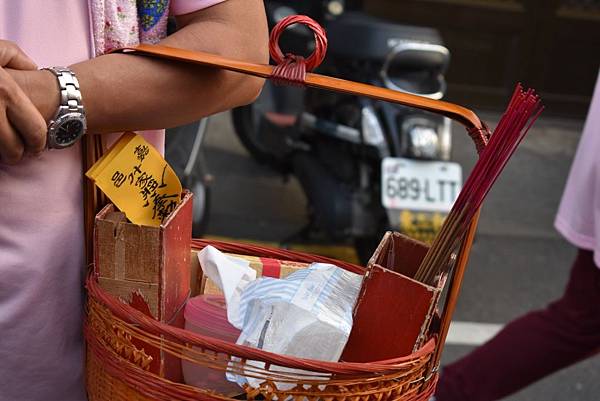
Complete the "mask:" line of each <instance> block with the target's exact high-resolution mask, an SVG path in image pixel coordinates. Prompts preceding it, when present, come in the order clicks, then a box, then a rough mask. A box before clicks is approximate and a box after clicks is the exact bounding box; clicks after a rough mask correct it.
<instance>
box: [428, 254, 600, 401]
mask: <svg viewBox="0 0 600 401" xmlns="http://www.w3.org/2000/svg"><path fill="white" fill-rule="evenodd" d="M598 351H600V269H598V267H597V266H596V265H595V264H594V260H593V253H592V252H590V251H584V250H579V253H578V254H577V258H576V259H575V262H574V263H573V267H572V268H571V277H570V279H569V283H568V284H567V288H566V290H565V293H564V295H563V297H562V298H561V299H559V300H558V301H556V302H553V303H552V304H550V305H549V306H548V307H547V308H546V309H543V310H539V311H535V312H530V313H528V314H526V315H524V316H522V317H520V318H518V319H516V320H514V321H512V322H511V323H509V324H508V325H506V327H505V328H504V329H503V330H502V331H500V332H499V333H498V334H497V335H496V336H495V337H494V338H492V339H491V340H490V341H489V342H487V343H486V344H484V345H482V346H481V347H479V348H477V349H476V350H474V351H473V352H471V353H470V354H468V355H467V356H465V357H464V358H462V359H460V360H458V361H457V362H454V363H452V364H451V365H448V366H446V367H444V368H443V371H442V375H441V378H440V381H439V383H438V388H437V392H436V400H437V401H492V400H497V399H499V398H503V397H505V396H507V395H509V394H512V393H514V392H517V391H519V390H521V389H522V388H524V387H526V386H527V385H529V384H531V383H533V382H535V381H537V380H539V379H541V378H543V377H545V376H547V375H549V374H551V373H553V372H555V371H557V370H559V369H562V368H564V367H567V366H569V365H571V364H573V363H575V362H577V361H580V360H582V359H584V358H586V357H588V356H590V355H592V354H594V353H596V352H598Z"/></svg>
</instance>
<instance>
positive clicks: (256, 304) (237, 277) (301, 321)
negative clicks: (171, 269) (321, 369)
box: [198, 247, 363, 389]
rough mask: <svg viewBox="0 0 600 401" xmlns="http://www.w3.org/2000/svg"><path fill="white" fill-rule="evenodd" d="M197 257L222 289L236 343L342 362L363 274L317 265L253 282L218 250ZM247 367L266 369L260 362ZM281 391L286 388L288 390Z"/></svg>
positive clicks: (239, 380)
mask: <svg viewBox="0 0 600 401" xmlns="http://www.w3.org/2000/svg"><path fill="white" fill-rule="evenodd" d="M198 258H199V260H200V265H201V266H202V269H203V270H204V272H205V274H206V275H207V276H208V277H209V278H210V279H211V280H213V281H214V282H215V283H216V284H217V285H218V286H221V288H222V289H223V292H224V294H225V299H226V301H227V316H228V319H229V321H230V323H231V324H232V325H234V326H235V327H237V328H239V329H241V330H242V334H241V335H240V337H239V339H238V341H237V343H238V344H241V345H247V346H251V347H255V348H260V349H263V350H265V351H269V352H274V353H277V354H284V355H291V356H296V357H300V358H308V359H317V360H322V361H338V360H339V359H340V357H341V355H342V351H343V350H344V347H345V346H346V342H347V341H348V337H349V336H350V331H351V330H352V311H353V309H354V305H355V303H356V299H357V298H358V294H359V291H360V288H361V284H362V278H363V277H362V276H361V275H359V274H355V273H351V272H349V271H346V270H344V269H341V268H339V267H337V266H334V265H331V264H321V263H313V264H312V265H310V266H309V267H308V268H307V269H303V270H298V271H296V272H294V273H292V274H290V275H289V276H288V277H286V278H285V279H275V278H270V277H262V278H259V279H257V280H253V279H252V274H251V273H250V272H249V271H248V269H249V270H252V269H251V268H250V267H249V266H248V265H247V264H246V265H243V262H241V263H240V261H239V260H235V261H234V259H233V258H229V257H227V256H226V255H223V254H222V253H221V252H219V251H218V250H216V249H215V248H212V247H207V248H205V249H204V250H202V252H200V253H199V254H198ZM252 271H253V272H254V270H252ZM217 276H218V280H215V278H217ZM248 363H249V364H252V365H254V366H257V367H263V364H262V363H261V362H257V361H250V362H248ZM275 370H278V371H282V372H283V371H287V372H289V371H291V370H290V369H284V368H282V367H275ZM296 372H301V371H296ZM228 378H229V379H230V380H232V381H236V382H237V383H238V384H240V385H242V384H244V383H248V384H250V385H252V386H256V385H258V384H259V383H260V382H261V381H262V380H257V379H252V378H250V377H241V376H236V375H230V376H228ZM279 386H280V387H281V388H282V389H283V388H284V387H285V386H286V385H284V384H279Z"/></svg>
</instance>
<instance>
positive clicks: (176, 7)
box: [171, 0, 225, 15]
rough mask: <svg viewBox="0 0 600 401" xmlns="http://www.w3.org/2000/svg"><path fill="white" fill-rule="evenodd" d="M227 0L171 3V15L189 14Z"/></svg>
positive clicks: (197, 0)
mask: <svg viewBox="0 0 600 401" xmlns="http://www.w3.org/2000/svg"><path fill="white" fill-rule="evenodd" d="M224 1H225V0H179V1H172V2H171V15H183V14H189V13H191V12H194V11H198V10H201V9H203V8H208V7H211V6H214V5H215V4H219V3H222V2H224Z"/></svg>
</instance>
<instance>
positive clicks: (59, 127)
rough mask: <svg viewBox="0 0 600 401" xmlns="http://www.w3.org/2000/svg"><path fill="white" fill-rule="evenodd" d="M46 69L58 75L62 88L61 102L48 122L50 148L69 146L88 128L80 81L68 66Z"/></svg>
mask: <svg viewBox="0 0 600 401" xmlns="http://www.w3.org/2000/svg"><path fill="white" fill-rule="evenodd" d="M44 69H45V70H48V71H50V72H52V73H53V74H54V75H55V76H56V78H57V80H58V86H59V88H60V104H59V106H58V110H57V111H56V114H55V115H54V117H53V118H52V120H50V123H49V124H48V138H47V144H48V148H49V149H63V148H67V147H69V146H72V145H73V144H75V143H76V142H77V141H78V140H79V138H81V136H82V135H83V134H84V133H85V131H86V128H87V124H86V120H85V111H84V109H83V103H82V101H81V92H80V91H79V81H77V77H76V76H75V73H74V72H73V71H71V70H70V69H68V68H66V67H49V68H44Z"/></svg>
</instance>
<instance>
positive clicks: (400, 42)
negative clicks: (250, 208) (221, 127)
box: [232, 0, 462, 262]
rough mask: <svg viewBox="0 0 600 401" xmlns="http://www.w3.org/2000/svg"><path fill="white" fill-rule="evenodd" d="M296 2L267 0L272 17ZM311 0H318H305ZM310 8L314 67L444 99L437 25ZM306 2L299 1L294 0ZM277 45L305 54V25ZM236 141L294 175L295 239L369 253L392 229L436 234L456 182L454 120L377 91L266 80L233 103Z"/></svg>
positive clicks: (364, 256)
mask: <svg viewBox="0 0 600 401" xmlns="http://www.w3.org/2000/svg"><path fill="white" fill-rule="evenodd" d="M294 3H295V4H298V2H288V3H284V2H268V3H267V13H268V18H269V24H270V26H271V27H272V26H273V25H274V24H275V23H277V22H278V21H279V20H281V19H282V18H284V17H285V16H287V15H290V14H296V13H298V10H296V9H294V8H293V4H294ZM311 4H313V5H314V4H315V3H314V2H311ZM319 4H320V7H316V10H317V11H318V12H316V13H314V12H315V7H313V10H312V11H313V14H312V15H311V16H313V17H314V18H315V19H316V20H318V21H319V22H320V23H321V24H322V25H324V27H325V28H326V31H327V35H328V41H329V46H328V53H327V57H326V62H325V63H324V64H323V65H322V66H321V67H320V68H319V70H318V71H317V72H320V73H324V74H327V75H331V76H336V77H340V78H344V79H349V80H353V81H359V82H364V83H368V84H372V85H377V86H381V87H385V88H390V89H394V90H397V91H402V92H407V93H412V94H417V95H420V96H425V97H428V98H431V99H440V98H442V97H443V96H444V94H445V91H446V83H445V79H444V72H445V71H446V68H447V66H448V63H449V59H450V53H449V51H448V49H447V48H445V47H444V46H443V42H442V40H441V37H440V35H439V33H438V32H437V31H436V30H435V29H431V28H425V27H414V26H407V25H399V24H393V23H390V22H387V21H384V20H381V19H377V18H375V17H372V16H368V15H366V14H363V13H360V12H357V11H348V10H345V2H343V1H339V0H336V1H323V2H320V3H319ZM300 11H304V10H300ZM280 46H281V48H282V49H283V51H284V53H286V52H290V51H291V52H292V53H295V54H301V55H305V56H306V55H308V54H310V52H311V51H312V48H311V46H313V41H312V33H311V32H310V31H309V30H308V29H306V28H305V27H303V26H293V27H291V28H290V29H288V30H287V31H286V32H285V33H284V34H283V36H282V41H281V42H280ZM232 118H233V123H234V128H235V130H236V133H237V135H238V137H239V138H240V140H241V142H242V143H243V144H244V145H245V147H246V148H247V149H248V151H249V152H250V153H251V155H252V156H253V157H254V158H255V159H256V160H257V161H259V162H261V163H265V164H267V165H269V166H270V167H272V168H273V169H275V170H277V171H279V172H281V173H282V174H284V175H292V176H295V177H296V178H297V179H298V180H299V182H300V184H301V186H302V188H303V190H304V192H305V194H306V197H307V200H308V212H309V221H308V224H307V225H306V226H305V227H303V228H302V229H301V230H300V231H299V232H298V233H296V234H294V235H293V236H292V237H290V238H288V240H287V242H291V241H312V240H315V239H316V240H329V241H341V240H346V239H348V238H351V239H352V240H353V242H354V245H355V247H356V250H357V253H358V255H359V257H360V259H361V260H362V261H363V262H366V261H367V260H368V258H369V257H370V255H371V254H372V252H373V250H374V248H375V246H376V245H377V244H378V243H379V240H380V238H381V235H382V234H383V233H384V232H385V231H387V230H390V229H393V230H395V231H400V232H404V233H406V234H408V235H410V236H412V237H417V238H418V239H421V240H426V241H427V240H430V239H432V238H433V236H434V235H435V233H436V232H437V230H438V229H439V227H440V226H441V224H442V222H443V219H444V217H445V215H446V214H447V212H448V211H449V210H450V208H451V206H452V203H453V202H454V200H455V198H456V196H457V195H458V191H459V190H460V186H461V183H462V172H461V167H460V165H458V164H457V163H452V162H449V160H450V157H451V140H452V138H451V127H450V120H448V119H446V118H444V117H440V116H436V115H433V114H430V113H427V112H424V111H418V110H414V109H411V108H407V107H404V106H400V105H393V104H389V103H385V102H381V101H378V100H374V99H366V98H357V97H354V96H349V95H342V94H333V93H324V92H323V91H318V90H313V89H302V88H296V87H287V86H275V85H273V84H272V83H270V82H267V83H266V84H265V87H264V88H263V91H262V93H261V95H260V96H259V98H258V99H257V100H256V101H255V102H254V103H253V104H250V105H248V106H243V107H239V108H236V109H234V110H233V112H232Z"/></svg>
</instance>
